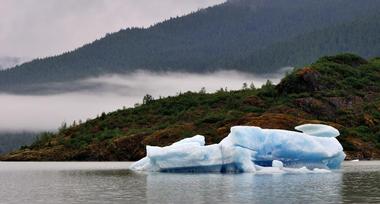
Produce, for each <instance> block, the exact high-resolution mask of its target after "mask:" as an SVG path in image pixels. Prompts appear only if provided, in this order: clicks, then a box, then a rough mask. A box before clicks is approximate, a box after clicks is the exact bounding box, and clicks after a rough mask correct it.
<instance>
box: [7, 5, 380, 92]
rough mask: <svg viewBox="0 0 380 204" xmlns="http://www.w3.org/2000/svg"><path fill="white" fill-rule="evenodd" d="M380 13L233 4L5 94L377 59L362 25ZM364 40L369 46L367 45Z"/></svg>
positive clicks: (50, 66)
mask: <svg viewBox="0 0 380 204" xmlns="http://www.w3.org/2000/svg"><path fill="white" fill-rule="evenodd" d="M379 10H380V1H374V0H361V1H357V0H318V1H315V0H265V1H264V0H234V1H228V2H226V3H223V4H221V5H217V6H214V7H211V8H208V9H203V10H200V11H198V12H194V13H192V14H190V15H187V16H183V17H179V18H172V19H170V20H167V21H165V22H162V23H158V24H156V25H154V26H152V27H150V28H147V29H140V28H131V29H125V30H121V31H119V32H117V33H113V34H109V35H107V36H106V37H104V38H102V39H100V40H97V41H95V42H93V43H91V44H88V45H85V46H83V47H81V48H79V49H76V50H74V51H72V52H68V53H65V54H63V55H59V56H54V57H48V58H45V59H38V60H34V61H32V62H29V63H26V64H23V65H21V66H17V67H15V68H14V69H10V70H6V71H2V72H0V90H2V91H17V90H22V89H23V87H25V86H30V85H33V84H39V83H48V82H65V81H70V80H76V79H81V78H85V77H91V76H97V75H101V74H105V73H129V72H133V71H135V70H137V69H147V70H151V71H161V70H174V71H188V72H205V71H212V70H216V69H238V70H244V71H249V72H255V73H264V72H273V71H274V70H277V69H279V68H281V67H283V66H288V65H300V64H305V63H309V62H311V60H313V59H316V58H318V57H319V56H321V55H324V54H325V53H335V52H341V51H350V52H355V53H358V54H361V55H363V56H364V57H371V56H375V55H378V54H379V49H377V48H378V46H379V44H378V41H377V39H378V38H377V36H378V34H379V33H378V29H373V26H374V25H373V24H369V23H367V22H366V21H363V20H361V19H369V18H375V19H373V21H372V22H374V23H377V22H376V20H379V18H378V15H377V14H378V11H379ZM353 22H355V23H353ZM357 27H360V28H361V29H356V28H357ZM355 29H356V30H357V31H356V33H355V35H354V36H353V35H352V34H351V30H355ZM324 31H329V32H330V33H329V35H326V34H325V32H324ZM367 31H369V33H367ZM318 34H322V35H318ZM358 36H360V37H359V38H358ZM365 38H369V39H368V42H369V43H367V44H365V43H366V42H367V41H365V42H364V43H363V39H365ZM333 39H335V42H334V43H330V41H332V40H333ZM326 43H328V44H326ZM368 44H369V46H368ZM357 45H359V47H361V48H360V49H357V47H358V46H357ZM273 56H275V57H273ZM269 59H275V62H273V61H271V60H269Z"/></svg>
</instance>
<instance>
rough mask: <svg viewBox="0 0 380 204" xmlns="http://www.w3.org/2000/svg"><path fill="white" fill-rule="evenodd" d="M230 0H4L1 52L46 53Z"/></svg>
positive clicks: (1, 3) (28, 55)
mask: <svg viewBox="0 0 380 204" xmlns="http://www.w3.org/2000/svg"><path fill="white" fill-rule="evenodd" d="M223 1H224V0H0V56H15V57H26V58H35V57H44V56H50V55H56V54H60V53H62V52H64V51H68V50H72V49H74V48H77V47H79V46H81V45H83V44H85V43H89V42H92V41H93V40H95V39H97V38H100V37H102V36H104V35H105V34H106V33H110V32H116V31H118V30H120V29H122V28H127V27H132V26H139V27H142V26H143V27H146V26H149V25H151V24H154V23H156V22H160V21H162V20H164V19H167V18H169V17H172V16H177V15H183V14H186V13H189V12H191V11H195V10H197V9H199V8H204V7H208V6H211V5H215V4H218V3H222V2H223Z"/></svg>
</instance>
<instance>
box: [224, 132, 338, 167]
mask: <svg viewBox="0 0 380 204" xmlns="http://www.w3.org/2000/svg"><path fill="white" fill-rule="evenodd" d="M220 144H222V145H223V146H239V147H242V148H246V149H249V150H251V151H253V152H255V157H254V158H253V159H252V161H253V162H255V164H257V165H261V166H271V165H272V161H273V160H279V161H282V162H283V163H284V166H285V167H289V166H294V167H302V166H307V167H310V168H315V167H318V168H339V167H340V163H341V162H342V161H343V160H344V158H345V155H344V153H343V147H342V145H341V144H340V143H339V142H338V140H337V139H336V138H333V137H313V136H310V135H308V134H304V133H300V132H294V131H287V130H277V129H261V128H259V127H248V126H235V127H232V128H231V133H230V134H229V135H228V137H226V138H225V139H223V140H222V141H221V143H220Z"/></svg>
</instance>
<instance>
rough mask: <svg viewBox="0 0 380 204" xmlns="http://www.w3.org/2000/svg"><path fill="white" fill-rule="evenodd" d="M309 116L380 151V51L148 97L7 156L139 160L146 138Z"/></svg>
mask: <svg viewBox="0 0 380 204" xmlns="http://www.w3.org/2000/svg"><path fill="white" fill-rule="evenodd" d="M309 122H310V123H325V124H330V125H333V126H335V127H337V128H338V129H339V130H340V131H341V133H342V135H341V136H340V137H339V140H340V141H341V142H342V144H343V146H344V148H345V151H346V153H347V154H348V158H349V159H351V158H368V159H370V158H380V133H379V131H380V58H377V59H372V60H370V61H366V60H364V59H362V58H360V57H357V56H354V55H350V54H343V55H338V56H334V57H324V58H321V59H320V60H318V61H317V62H316V63H314V64H312V65H310V66H309V67H305V68H303V69H297V70H294V71H293V72H292V73H290V74H288V75H287V76H286V77H285V78H284V79H283V80H282V82H281V83H280V84H279V85H277V86H274V85H272V84H270V83H268V84H266V85H264V86H263V87H262V88H260V89H245V90H240V91H219V92H217V93H213V94H205V93H191V92H188V93H184V94H180V95H178V96H175V97H168V98H163V99H159V100H153V101H151V100H148V101H146V102H145V104H143V105H141V106H138V107H136V108H130V109H124V110H118V111H115V112H113V113H110V114H102V115H101V116H99V117H97V118H96V119H93V120H90V121H88V122H86V123H83V124H75V125H72V126H71V127H62V128H61V129H60V131H59V133H57V134H45V135H42V136H41V137H40V140H39V141H38V142H36V143H34V144H33V145H31V146H30V147H28V148H24V149H22V150H19V151H16V152H13V153H11V154H8V155H5V156H3V158H1V159H3V160H137V159H140V158H141V157H143V156H144V155H145V145H159V146H163V145H168V144H170V143H172V142H174V141H177V140H179V139H182V138H185V137H189V136H193V135H195V134H202V135H205V136H206V138H207V143H208V144H210V143H215V142H219V141H220V140H221V139H222V138H224V137H225V136H227V134H228V133H229V128H230V127H231V126H234V125H257V126H261V127H264V128H283V129H289V130H292V129H293V127H295V126H296V125H299V124H302V123H309Z"/></svg>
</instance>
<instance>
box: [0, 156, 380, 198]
mask: <svg viewBox="0 0 380 204" xmlns="http://www.w3.org/2000/svg"><path fill="white" fill-rule="evenodd" d="M130 164H131V163H129V162H84V163H80V162H39V163H37V162H31V163H23V162H22V163H13V162H0V203H1V204H2V203H17V204H20V203H38V204H39V203H44V204H45V203H46V204H55V203H59V204H61V203H62V204H63V203H65V204H66V203H271V204H273V203H380V161H369V162H364V161H363V162H362V161H361V162H345V163H344V165H343V168H342V169H341V170H339V171H334V172H331V173H316V174H267V175H258V174H252V173H245V174H170V173H135V172H131V171H129V170H127V168H128V167H129V165H130Z"/></svg>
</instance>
